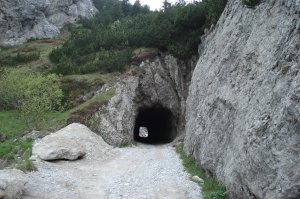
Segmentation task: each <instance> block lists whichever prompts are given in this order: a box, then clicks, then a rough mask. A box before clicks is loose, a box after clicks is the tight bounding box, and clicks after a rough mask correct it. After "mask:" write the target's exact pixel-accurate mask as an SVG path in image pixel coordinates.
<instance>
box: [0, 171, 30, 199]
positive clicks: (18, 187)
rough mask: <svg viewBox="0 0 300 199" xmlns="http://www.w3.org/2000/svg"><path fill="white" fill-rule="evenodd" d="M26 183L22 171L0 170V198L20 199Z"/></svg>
mask: <svg viewBox="0 0 300 199" xmlns="http://www.w3.org/2000/svg"><path fill="white" fill-rule="evenodd" d="M26 183H27V178H26V175H25V174H24V173H23V172H22V171H20V170H16V169H7V170H0V198H3V199H20V198H21V195H22V194H23V191H24V188H25V184H26Z"/></svg>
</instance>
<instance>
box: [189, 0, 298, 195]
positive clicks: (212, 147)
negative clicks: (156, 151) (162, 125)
mask: <svg viewBox="0 0 300 199" xmlns="http://www.w3.org/2000/svg"><path fill="white" fill-rule="evenodd" d="M199 51H200V59H199V60H198V63H197V66H196V68H195V70H194V73H193V77H192V82H191V86H190V89H189V96H188V100H187V111H186V113H187V114H186V121H187V124H186V138H185V142H184V144H185V150H186V151H187V152H188V153H190V154H193V155H194V157H195V158H196V160H197V162H198V163H199V164H200V165H202V166H203V167H204V168H205V169H206V171H207V173H210V174H212V175H214V176H216V177H217V179H218V180H219V181H220V182H221V183H222V184H224V185H225V186H226V188H227V189H228V192H229V195H230V196H231V198H243V199H245V198H260V199H263V198H264V199H274V198H276V199H288V198H299V197H300V72H299V70H300V2H299V0H289V1H286V0H278V1H276V0H265V1H262V3H261V4H260V5H258V6H257V7H256V8H255V9H249V8H247V7H245V6H243V5H242V4H241V2H240V0H229V1H228V4H227V7H226V8H225V11H224V12H223V14H222V16H221V18H220V20H219V22H218V23H217V25H216V27H215V28H214V29H213V30H211V31H210V33H209V34H208V35H207V36H206V37H205V39H204V40H203V43H202V45H201V46H200V49H199Z"/></svg>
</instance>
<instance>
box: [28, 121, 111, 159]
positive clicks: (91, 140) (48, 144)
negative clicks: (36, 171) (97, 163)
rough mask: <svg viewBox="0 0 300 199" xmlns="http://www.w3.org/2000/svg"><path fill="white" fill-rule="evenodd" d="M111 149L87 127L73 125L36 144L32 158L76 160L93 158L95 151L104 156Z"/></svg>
mask: <svg viewBox="0 0 300 199" xmlns="http://www.w3.org/2000/svg"><path fill="white" fill-rule="evenodd" d="M110 149H111V146H109V145H107V144H106V143H105V142H104V141H103V140H102V138H101V137H100V136H98V135H96V134H95V133H93V132H92V131H91V130H90V129H88V128H87V127H86V126H84V125H82V124H78V123H73V124H70V125H68V126H67V127H65V128H63V129H61V130H59V131H57V132H56V133H52V134H50V135H48V136H46V137H44V138H43V139H41V140H39V141H38V142H36V143H35V144H34V145H33V148H32V156H33V159H36V158H39V159H42V160H76V159H78V158H80V157H82V156H84V155H86V154H87V158H91V157H92V156H93V152H94V151H95V150H97V151H98V152H99V151H101V152H103V154H104V153H105V152H106V151H107V150H110Z"/></svg>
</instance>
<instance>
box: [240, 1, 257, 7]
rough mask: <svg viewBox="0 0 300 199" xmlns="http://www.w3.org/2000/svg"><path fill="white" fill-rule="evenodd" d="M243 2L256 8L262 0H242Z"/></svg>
mask: <svg viewBox="0 0 300 199" xmlns="http://www.w3.org/2000/svg"><path fill="white" fill-rule="evenodd" d="M242 3H243V4H244V5H246V6H247V7H249V8H255V7H256V6H258V5H259V4H260V3H261V0H242Z"/></svg>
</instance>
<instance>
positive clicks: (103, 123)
mask: <svg viewBox="0 0 300 199" xmlns="http://www.w3.org/2000/svg"><path fill="white" fill-rule="evenodd" d="M191 65H192V64H185V63H184V62H182V61H179V60H177V59H175V58H174V57H172V56H169V55H168V56H165V55H162V56H158V57H156V58H155V59H154V60H153V61H151V62H150V61H149V60H148V61H145V62H142V63H141V64H140V66H139V67H136V68H134V69H132V70H131V71H130V72H128V73H127V74H125V76H124V77H123V80H122V82H121V84H120V85H119V87H118V89H117V94H116V96H114V97H113V98H112V99H111V100H110V101H109V103H108V105H107V106H105V107H102V108H100V110H99V111H98V112H97V114H96V115H95V119H94V122H93V125H92V126H93V129H94V130H95V131H97V132H99V133H100V134H101V135H102V137H104V138H105V141H107V142H108V143H109V144H112V145H122V144H128V143H130V142H131V141H132V140H133V139H134V135H133V134H134V133H133V132H134V127H135V120H136V118H137V115H138V112H139V110H140V109H141V108H145V107H151V106H157V105H159V106H161V107H164V108H166V109H168V110H170V111H171V112H172V115H173V116H174V127H175V130H174V136H175V135H176V134H177V133H178V134H183V132H184V124H185V121H184V118H185V100H186V97H187V87H188V85H187V82H189V81H188V80H189V78H190V71H191V69H190V67H189V66H191ZM148 130H149V129H148Z"/></svg>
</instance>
